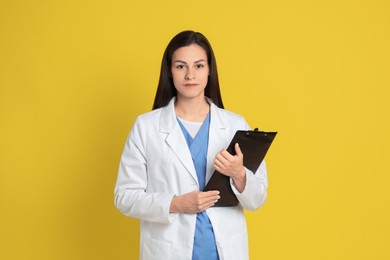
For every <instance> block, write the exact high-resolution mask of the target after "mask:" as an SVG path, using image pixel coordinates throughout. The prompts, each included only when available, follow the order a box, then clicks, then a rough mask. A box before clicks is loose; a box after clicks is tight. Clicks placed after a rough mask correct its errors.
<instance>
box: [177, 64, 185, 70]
mask: <svg viewBox="0 0 390 260" xmlns="http://www.w3.org/2000/svg"><path fill="white" fill-rule="evenodd" d="M184 68H185V66H184V65H182V64H179V65H176V69H179V70H182V69H184Z"/></svg>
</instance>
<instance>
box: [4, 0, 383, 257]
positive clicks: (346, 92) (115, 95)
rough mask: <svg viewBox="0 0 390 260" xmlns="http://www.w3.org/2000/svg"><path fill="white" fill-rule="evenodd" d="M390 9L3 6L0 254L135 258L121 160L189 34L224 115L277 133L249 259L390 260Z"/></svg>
mask: <svg viewBox="0 0 390 260" xmlns="http://www.w3.org/2000/svg"><path fill="white" fill-rule="evenodd" d="M389 17H390V4H389V2H388V1H386V0H383V1H379V0H366V1H352V0H345V1H342V0H337V1H335V0H330V1H329V0H327V1H325V0H323V1H322V0H321V1H310V0H306V1H302V0H297V1H287V0H281V1H211V0H199V1H148V0H145V1H124V0H123V1H120V0H110V1H76V0H70V1H49V0H46V1H45V0H37V1H22V0H14V1H1V3H0V37H1V38H0V124H1V125H0V225H1V227H0V259H137V258H138V247H139V241H138V236H139V227H138V220H134V219H129V218H126V217H124V216H123V215H121V214H120V213H119V211H117V210H116V209H115V208H114V205H113V189H114V184H115V180H116V174H117V169H118V163H119V159H120V155H121V152H122V148H123V145H124V142H125V138H126V136H127V133H128V131H129V130H130V128H131V126H132V123H133V122H134V119H135V117H136V115H138V114H141V113H144V112H147V111H149V110H150V108H151V106H152V101H153V98H154V94H155V90H156V85H157V80H158V75H159V68H160V62H161V57H162V53H163V51H164V49H165V47H166V45H167V43H168V41H169V40H170V39H171V38H172V37H173V35H175V34H176V33H178V32H179V31H182V30H185V29H194V30H197V31H201V32H203V33H204V34H205V35H206V36H207V37H208V38H209V40H210V41H211V43H212V45H213V48H214V50H215V54H216V57H217V62H218V68H219V74H220V82H221V87H222V95H223V99H224V103H225V106H226V108H227V109H229V110H232V111H235V112H237V113H240V114H242V115H244V116H245V118H246V119H247V121H248V122H249V123H250V125H251V126H252V127H259V128H260V129H263V130H269V131H272V130H277V131H279V134H278V136H277V138H276V139H275V143H274V144H273V146H272V147H271V149H270V151H269V154H268V155H267V162H268V170H269V183H270V187H269V198H268V201H267V203H266V205H265V206H264V207H263V208H261V209H260V210H258V211H255V212H247V213H246V215H247V219H248V225H249V229H250V232H249V239H250V256H251V259H268V260H270V259H390V246H389V244H390V191H389V190H390V189H389V185H390V167H389V161H390V158H389V155H390V153H389V146H390V138H389V134H390V122H389V118H390V116H389V112H390V100H389V98H390V90H389V87H390V84H389V83H390V80H389V71H390V64H389V60H390V53H389V46H390V18H389Z"/></svg>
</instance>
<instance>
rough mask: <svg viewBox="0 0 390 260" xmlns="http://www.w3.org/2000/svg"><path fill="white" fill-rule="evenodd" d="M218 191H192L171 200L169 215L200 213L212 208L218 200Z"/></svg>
mask: <svg viewBox="0 0 390 260" xmlns="http://www.w3.org/2000/svg"><path fill="white" fill-rule="evenodd" d="M219 198H220V196H219V191H216V190H213V191H205V192H203V191H199V190H196V191H192V192H189V193H186V194H184V195H181V196H175V197H173V199H172V202H171V207H170V210H169V212H170V213H192V214H196V213H199V212H202V211H204V210H206V209H208V208H210V207H211V206H213V205H214V204H215V203H216V202H217V201H218V200H219Z"/></svg>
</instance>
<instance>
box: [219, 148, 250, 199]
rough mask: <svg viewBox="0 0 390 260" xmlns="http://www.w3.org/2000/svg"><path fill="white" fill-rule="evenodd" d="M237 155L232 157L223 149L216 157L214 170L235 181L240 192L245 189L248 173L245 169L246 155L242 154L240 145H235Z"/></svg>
mask: <svg viewBox="0 0 390 260" xmlns="http://www.w3.org/2000/svg"><path fill="white" fill-rule="evenodd" d="M234 150H235V151H236V155H231V154H230V153H229V152H228V151H227V150H226V149H223V150H222V151H221V152H219V153H218V154H217V155H216V156H215V160H214V168H215V169H216V170H217V171H218V172H220V173H222V174H224V175H226V176H229V177H231V178H232V179H233V182H234V185H235V186H236V188H237V189H238V191H239V192H242V191H243V190H244V188H245V182H246V171H245V168H244V155H243V153H242V152H241V149H240V146H239V145H238V143H236V144H235V145H234Z"/></svg>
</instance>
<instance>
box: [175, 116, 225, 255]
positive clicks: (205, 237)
mask: <svg viewBox="0 0 390 260" xmlns="http://www.w3.org/2000/svg"><path fill="white" fill-rule="evenodd" d="M177 121H178V122H179V125H180V128H181V130H182V132H183V134H184V137H185V139H186V141H187V145H188V148H189V149H190V152H191V155H192V161H193V162H194V166H195V170H196V175H197V177H198V183H199V190H200V191H203V190H204V187H205V184H206V183H205V182H206V165H207V148H208V144H209V126H210V113H208V115H207V117H206V119H205V121H204V122H203V124H202V126H201V127H200V129H199V132H198V134H197V135H196V136H195V138H192V137H191V135H190V134H189V133H188V131H187V130H186V128H185V127H184V126H183V124H182V123H181V122H180V120H179V119H178V120H177ZM203 259H210V260H218V259H219V258H218V251H217V246H216V243H215V237H214V231H213V226H212V225H211V222H210V219H209V217H208V216H207V213H206V211H202V212H200V213H198V214H197V216H196V228H195V238H194V248H193V251H192V260H203Z"/></svg>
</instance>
